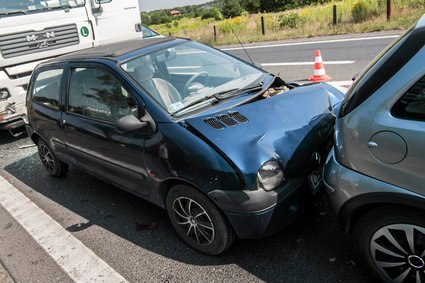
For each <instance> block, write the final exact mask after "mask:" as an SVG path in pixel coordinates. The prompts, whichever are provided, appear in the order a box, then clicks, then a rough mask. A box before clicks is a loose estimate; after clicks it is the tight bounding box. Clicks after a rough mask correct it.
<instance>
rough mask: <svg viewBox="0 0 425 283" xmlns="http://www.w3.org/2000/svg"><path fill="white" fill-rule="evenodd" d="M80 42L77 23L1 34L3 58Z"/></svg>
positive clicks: (0, 44) (0, 48) (0, 43)
mask: <svg viewBox="0 0 425 283" xmlns="http://www.w3.org/2000/svg"><path fill="white" fill-rule="evenodd" d="M79 42H80V39H79V37H78V30H77V26H76V25H75V24H72V25H65V26H57V27H49V28H46V29H44V30H42V31H25V32H19V33H14V34H6V35H2V36H0V51H1V55H2V56H3V58H12V57H17V56H23V55H27V54H31V53H35V52H42V51H45V50H51V49H57V48H61V47H65V46H70V45H76V44H78V43H79Z"/></svg>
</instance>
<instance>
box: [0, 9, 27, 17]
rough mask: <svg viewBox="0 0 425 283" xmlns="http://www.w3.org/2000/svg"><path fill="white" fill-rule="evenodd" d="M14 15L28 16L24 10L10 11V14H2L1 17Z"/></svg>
mask: <svg viewBox="0 0 425 283" xmlns="http://www.w3.org/2000/svg"><path fill="white" fill-rule="evenodd" d="M12 14H24V15H26V14H27V12H25V11H24V10H14V11H9V12H4V13H1V14H0V15H1V16H2V15H5V16H8V15H12Z"/></svg>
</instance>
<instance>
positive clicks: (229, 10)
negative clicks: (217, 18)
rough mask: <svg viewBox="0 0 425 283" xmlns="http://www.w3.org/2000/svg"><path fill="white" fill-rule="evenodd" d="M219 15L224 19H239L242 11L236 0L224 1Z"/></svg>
mask: <svg viewBox="0 0 425 283" xmlns="http://www.w3.org/2000/svg"><path fill="white" fill-rule="evenodd" d="M220 11H221V14H222V15H223V17H225V18H226V19H229V18H234V17H239V16H240V15H241V14H242V12H243V9H242V7H241V5H240V4H239V1H238V0H224V1H223V4H222V5H221V8H220Z"/></svg>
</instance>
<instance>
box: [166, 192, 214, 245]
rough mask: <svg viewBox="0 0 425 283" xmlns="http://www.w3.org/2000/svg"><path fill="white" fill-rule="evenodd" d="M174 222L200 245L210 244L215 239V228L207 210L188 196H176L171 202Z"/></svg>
mask: <svg viewBox="0 0 425 283" xmlns="http://www.w3.org/2000/svg"><path fill="white" fill-rule="evenodd" d="M173 213H174V214H175V217H176V222H177V224H178V225H180V226H181V227H182V228H183V230H184V231H185V233H186V236H187V237H189V238H191V239H192V240H195V241H196V242H197V243H198V244H199V245H201V246H207V245H209V244H211V243H212V242H213V241H214V239H215V229H214V224H213V222H212V220H211V217H210V216H209V215H208V213H207V211H206V210H205V209H204V208H203V207H202V206H201V205H200V204H199V203H198V202H196V201H194V200H193V199H191V198H188V197H178V198H176V199H175V200H174V202H173Z"/></svg>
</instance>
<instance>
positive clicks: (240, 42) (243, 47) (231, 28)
mask: <svg viewBox="0 0 425 283" xmlns="http://www.w3.org/2000/svg"><path fill="white" fill-rule="evenodd" d="M226 23H227V24H228V25H229V27H230V30H231V31H232V33H233V34H234V35H235V36H236V39H237V40H238V42H239V44H240V45H241V46H242V49H243V51H244V52H245V54H246V56H248V58H249V61H251V64H252V65H255V64H254V61H252V58H251V56H249V54H248V52H247V51H246V49H245V46H243V44H242V41H241V40H240V39H239V37H238V35H237V34H236V32H235V31H234V30H233V27H232V25H231V24H230V23H229V21H228V20H227V19H226Z"/></svg>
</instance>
